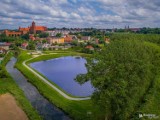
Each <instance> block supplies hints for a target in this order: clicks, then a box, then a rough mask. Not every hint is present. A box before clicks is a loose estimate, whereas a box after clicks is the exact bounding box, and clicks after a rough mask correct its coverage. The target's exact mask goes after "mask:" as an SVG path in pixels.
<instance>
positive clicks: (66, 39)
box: [64, 35, 72, 42]
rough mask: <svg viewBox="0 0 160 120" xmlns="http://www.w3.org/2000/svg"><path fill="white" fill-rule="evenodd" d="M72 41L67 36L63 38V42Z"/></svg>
mask: <svg viewBox="0 0 160 120" xmlns="http://www.w3.org/2000/svg"><path fill="white" fill-rule="evenodd" d="M71 41H72V37H71V36H69V35H67V36H66V37H65V38H64V42H71Z"/></svg>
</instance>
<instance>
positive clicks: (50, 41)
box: [47, 37, 64, 44]
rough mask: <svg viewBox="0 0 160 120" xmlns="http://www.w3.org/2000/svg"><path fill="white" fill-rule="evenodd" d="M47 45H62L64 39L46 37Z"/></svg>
mask: <svg viewBox="0 0 160 120" xmlns="http://www.w3.org/2000/svg"><path fill="white" fill-rule="evenodd" d="M47 41H48V43H50V44H52V43H58V44H63V43H64V38H63V37H48V38H47Z"/></svg>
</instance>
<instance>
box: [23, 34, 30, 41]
mask: <svg viewBox="0 0 160 120" xmlns="http://www.w3.org/2000/svg"><path fill="white" fill-rule="evenodd" d="M21 38H22V39H25V40H29V34H28V33H27V34H24V35H22V36H21Z"/></svg>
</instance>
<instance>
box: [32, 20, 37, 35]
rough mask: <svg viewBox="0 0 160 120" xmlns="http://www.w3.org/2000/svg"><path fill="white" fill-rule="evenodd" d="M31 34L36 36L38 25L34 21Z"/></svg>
mask: <svg viewBox="0 0 160 120" xmlns="http://www.w3.org/2000/svg"><path fill="white" fill-rule="evenodd" d="M31 33H33V34H36V23H35V22H34V21H33V22H32V26H31Z"/></svg>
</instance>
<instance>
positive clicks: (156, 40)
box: [110, 33, 160, 45]
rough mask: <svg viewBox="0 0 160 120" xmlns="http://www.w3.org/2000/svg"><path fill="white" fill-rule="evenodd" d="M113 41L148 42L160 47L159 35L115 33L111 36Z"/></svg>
mask: <svg viewBox="0 0 160 120" xmlns="http://www.w3.org/2000/svg"><path fill="white" fill-rule="evenodd" d="M110 39H111V41H114V40H131V41H132V40H139V41H148V42H152V43H156V44H158V45H160V35H158V34H146V35H145V34H133V33H125V34H121V33H115V34H112V35H111V36H110Z"/></svg>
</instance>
